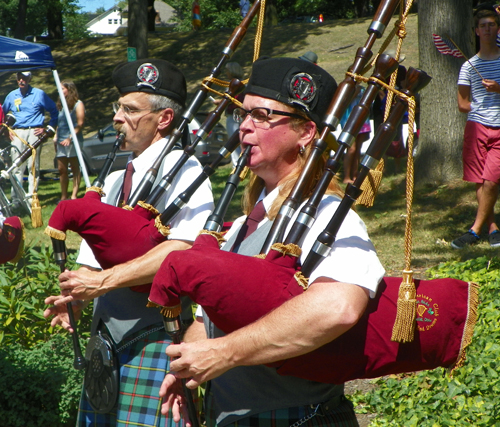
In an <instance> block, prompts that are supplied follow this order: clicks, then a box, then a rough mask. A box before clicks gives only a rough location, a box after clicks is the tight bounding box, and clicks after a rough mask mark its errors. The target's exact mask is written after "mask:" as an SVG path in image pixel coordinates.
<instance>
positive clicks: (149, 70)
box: [137, 63, 159, 89]
mask: <svg viewBox="0 0 500 427" xmlns="http://www.w3.org/2000/svg"><path fill="white" fill-rule="evenodd" d="M158 77H159V72H158V68H156V67H155V66H154V65H153V64H150V63H146V64H142V65H141V66H140V67H139V68H138V69H137V78H138V79H139V80H140V82H139V83H137V86H142V85H145V86H150V87H152V88H153V89H154V88H155V87H154V84H155V83H156V82H157V81H158Z"/></svg>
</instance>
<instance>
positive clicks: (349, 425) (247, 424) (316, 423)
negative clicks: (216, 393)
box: [205, 394, 359, 427]
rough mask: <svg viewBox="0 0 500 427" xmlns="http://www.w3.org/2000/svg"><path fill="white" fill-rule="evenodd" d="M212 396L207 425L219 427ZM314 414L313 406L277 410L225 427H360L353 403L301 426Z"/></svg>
mask: <svg viewBox="0 0 500 427" xmlns="http://www.w3.org/2000/svg"><path fill="white" fill-rule="evenodd" d="M211 397H212V396H211V395H210V394H209V395H208V396H207V398H206V408H205V416H206V425H207V427H217V423H216V420H215V414H214V413H213V412H212V411H211V408H213V405H211V404H210V400H211ZM313 413H314V408H312V407H311V406H299V407H295V408H284V409H277V410H274V411H268V412H263V413H260V414H255V415H251V416H249V417H246V418H242V419H241V420H238V421H235V422H233V423H231V424H226V425H225V426H224V427H290V426H292V425H293V424H294V423H297V425H300V426H301V427H359V424H358V421H357V420H356V414H355V413H354V408H353V405H352V402H351V401H350V400H348V399H344V400H343V401H342V403H341V404H340V405H339V406H337V407H336V408H333V409H331V410H330V411H328V412H326V413H325V414H319V413H318V414H316V415H315V416H313V417H311V418H310V419H308V420H307V421H305V422H303V423H301V424H299V422H300V421H301V420H304V419H305V418H307V417H308V416H310V415H312V414H313Z"/></svg>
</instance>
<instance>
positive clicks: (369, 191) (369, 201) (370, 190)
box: [356, 159, 384, 208]
mask: <svg viewBox="0 0 500 427" xmlns="http://www.w3.org/2000/svg"><path fill="white" fill-rule="evenodd" d="M383 171H384V159H381V160H380V162H379V163H378V165H377V167H376V168H375V169H373V170H371V171H370V172H369V173H368V176H367V177H366V179H365V180H364V181H363V184H361V190H362V193H361V195H360V196H359V197H358V199H357V200H356V204H357V205H361V206H366V207H367V208H370V207H372V206H373V203H374V202H375V196H376V195H377V192H378V188H379V187H380V183H381V182H382V173H383Z"/></svg>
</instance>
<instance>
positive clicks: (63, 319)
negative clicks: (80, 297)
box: [43, 295, 84, 333]
mask: <svg viewBox="0 0 500 427" xmlns="http://www.w3.org/2000/svg"><path fill="white" fill-rule="evenodd" d="M63 299H64V297H63V296H62V295H53V296H50V297H48V298H46V299H45V304H47V305H49V306H50V307H49V308H47V309H46V310H45V311H44V312H43V317H45V318H46V319H48V318H49V317H51V316H54V318H53V319H52V320H51V322H50V326H52V327H55V326H57V325H59V326H61V327H63V328H64V329H66V330H67V331H69V332H71V333H73V332H74V331H73V328H72V327H71V325H70V323H69V316H68V307H67V305H66V304H62V303H61V301H62V300H63ZM72 307H73V313H75V319H76V320H78V319H79V318H80V316H81V314H82V310H83V308H84V303H83V301H75V302H73V303H72Z"/></svg>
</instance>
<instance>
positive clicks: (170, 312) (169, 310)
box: [146, 300, 182, 319]
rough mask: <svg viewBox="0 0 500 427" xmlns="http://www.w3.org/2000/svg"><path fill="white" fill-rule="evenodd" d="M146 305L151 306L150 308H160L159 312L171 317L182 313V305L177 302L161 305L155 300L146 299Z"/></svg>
mask: <svg viewBox="0 0 500 427" xmlns="http://www.w3.org/2000/svg"><path fill="white" fill-rule="evenodd" d="M146 307H150V308H151V307H152V308H155V307H156V308H160V313H161V314H162V315H163V316H165V317H169V318H171V319H173V318H175V317H177V316H180V314H181V313H182V306H181V305H180V304H177V305H175V306H173V307H163V306H161V305H159V304H156V303H155V302H153V301H151V300H148V303H147V304H146Z"/></svg>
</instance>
